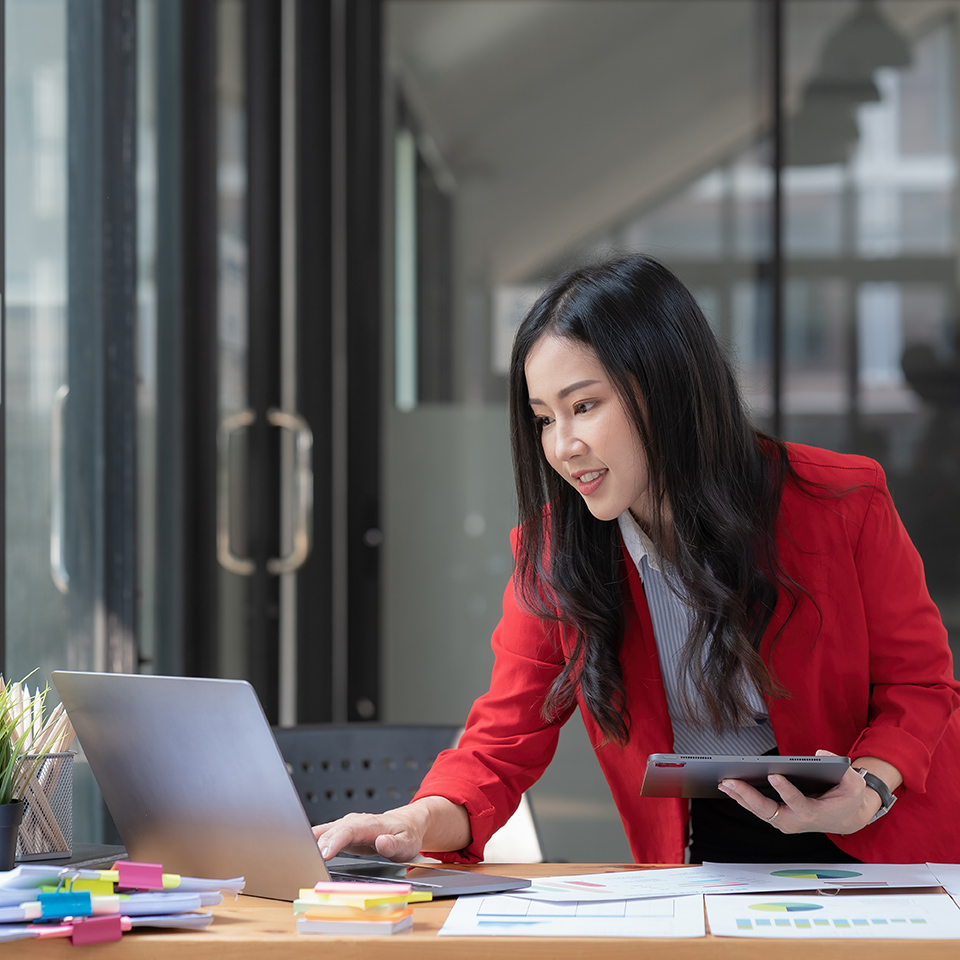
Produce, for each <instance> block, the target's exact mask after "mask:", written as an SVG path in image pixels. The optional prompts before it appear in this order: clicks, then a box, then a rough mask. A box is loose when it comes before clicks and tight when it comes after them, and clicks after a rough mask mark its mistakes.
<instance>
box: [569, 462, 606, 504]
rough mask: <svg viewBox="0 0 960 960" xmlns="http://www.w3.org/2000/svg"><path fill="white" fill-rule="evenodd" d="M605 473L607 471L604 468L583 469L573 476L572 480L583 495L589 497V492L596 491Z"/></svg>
mask: <svg viewBox="0 0 960 960" xmlns="http://www.w3.org/2000/svg"><path fill="white" fill-rule="evenodd" d="M606 475H607V471H606V470H605V469H604V470H585V471H584V472H583V473H579V474H577V476H575V477H574V482H575V483H576V486H577V490H579V491H580V493H581V494H582V495H583V496H585V497H589V496H590V494H592V493H596V491H597V489H598V488H599V486H600V484H601V483H603V480H604V478H605V477H606Z"/></svg>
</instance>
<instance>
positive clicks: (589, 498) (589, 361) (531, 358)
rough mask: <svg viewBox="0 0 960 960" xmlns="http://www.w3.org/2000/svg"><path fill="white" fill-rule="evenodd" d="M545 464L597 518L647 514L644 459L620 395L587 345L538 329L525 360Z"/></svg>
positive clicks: (648, 516)
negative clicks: (536, 336) (536, 339)
mask: <svg viewBox="0 0 960 960" xmlns="http://www.w3.org/2000/svg"><path fill="white" fill-rule="evenodd" d="M524 369H525V371H526V378H527V393H528V395H529V397H530V407H531V409H532V410H533V414H534V416H535V417H536V418H537V419H538V420H539V422H540V428H541V435H540V436H541V443H542V444H543V452H544V455H545V456H546V458H547V462H548V463H549V464H550V466H551V467H553V469H554V470H556V471H557V473H559V474H560V476H561V477H563V479H564V480H566V481H567V483H569V484H570V485H571V486H572V487H573V488H574V489H575V490H576V491H577V492H578V493H579V494H580V496H582V497H583V499H584V502H585V503H586V505H587V508H588V509H589V510H590V512H591V513H592V514H593V515H594V516H595V517H596V518H597V519H598V520H615V519H616V518H617V517H618V516H620V514H621V513H623V511H624V510H627V509H630V510H632V511H633V513H634V515H635V516H636V517H637V519H638V520H640V521H642V522H644V523H645V524H646V523H648V522H649V520H650V519H651V508H650V499H649V497H650V494H649V477H648V472H647V460H646V457H645V456H644V453H643V450H642V449H641V445H640V437H639V435H638V433H637V430H636V427H635V426H634V423H633V420H632V418H631V417H630V415H629V414H628V413H627V411H626V410H625V409H624V406H623V404H622V402H621V400H620V396H619V395H618V393H617V391H616V390H615V389H614V386H613V384H612V383H611V382H610V379H609V378H608V377H607V374H606V371H605V370H604V369H603V366H602V365H601V363H600V361H599V360H598V359H597V355H596V353H594V351H593V349H592V348H591V347H588V346H587V345H586V344H584V343H580V342H579V341H576V340H567V339H564V338H562V337H557V336H554V335H551V334H544V336H542V337H541V338H540V339H539V340H538V341H537V342H536V343H535V344H534V345H533V348H532V349H531V350H530V353H529V354H528V356H527V362H526V366H525V368H524Z"/></svg>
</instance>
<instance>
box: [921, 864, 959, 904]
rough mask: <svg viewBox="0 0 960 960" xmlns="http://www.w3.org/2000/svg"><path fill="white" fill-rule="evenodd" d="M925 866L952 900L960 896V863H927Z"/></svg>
mask: <svg viewBox="0 0 960 960" xmlns="http://www.w3.org/2000/svg"><path fill="white" fill-rule="evenodd" d="M927 866H928V867H929V868H930V869H931V870H932V871H933V875H934V876H935V877H936V878H937V883H939V884H940V886H941V887H943V889H944V890H946V891H947V893H949V894H950V896H951V897H953V899H954V900H956V899H957V898H958V897H960V863H928V864H927Z"/></svg>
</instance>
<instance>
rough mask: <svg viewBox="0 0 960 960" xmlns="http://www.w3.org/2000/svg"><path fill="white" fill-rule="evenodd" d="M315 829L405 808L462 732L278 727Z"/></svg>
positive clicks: (342, 726)
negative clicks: (355, 815)
mask: <svg viewBox="0 0 960 960" xmlns="http://www.w3.org/2000/svg"><path fill="white" fill-rule="evenodd" d="M273 732H274V735H275V736H276V738H277V745H278V746H279V747H280V753H281V754H282V755H283V758H284V760H285V761H286V763H287V769H288V770H289V771H290V775H291V777H293V783H294V785H295V786H296V788H297V792H298V793H299V794H300V800H301V802H302V803H303V808H304V810H306V811H307V816H308V817H309V818H310V823H311V824H317V823H328V822H329V821H331V820H336V819H338V818H339V817H342V816H344V815H345V814H347V813H351V812H353V811H356V812H361V813H382V812H383V811H384V810H389V809H391V808H392V807H398V806H400V805H401V804H403V803H406V802H407V801H408V800H409V799H410V798H411V797H412V796H413V795H414V793H415V792H416V790H417V788H418V787H419V786H420V781H421V780H422V779H423V777H424V774H426V772H427V771H428V770H429V769H430V767H431V766H432V765H433V761H434V760H436V758H437V754H438V753H440V751H441V750H445V749H446V748H447V747H452V746H454V744H455V742H456V737H457V733H458V732H459V728H458V727H455V726H445V725H407V726H395V725H391V724H375V723H349V724H316V725H313V726H302V727H275V728H274V731H273Z"/></svg>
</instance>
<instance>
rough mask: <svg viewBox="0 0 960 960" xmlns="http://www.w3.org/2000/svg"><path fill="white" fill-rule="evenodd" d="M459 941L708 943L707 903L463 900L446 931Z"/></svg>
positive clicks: (453, 911)
mask: <svg viewBox="0 0 960 960" xmlns="http://www.w3.org/2000/svg"><path fill="white" fill-rule="evenodd" d="M440 934H441V935H442V936H453V937H482V936H506V937H702V936H704V935H705V927H704V922H703V897H667V898H664V899H658V900H614V901H608V902H604V903H598V902H595V901H588V902H584V903H576V902H566V903H545V902H541V901H537V900H523V899H521V898H519V897H513V896H510V895H509V894H497V895H494V896H489V897H483V896H480V897H460V898H459V899H458V900H457V902H456V903H455V904H454V905H453V908H452V909H451V911H450V914H449V916H448V917H447V919H446V921H445V923H444V924H443V927H441V929H440Z"/></svg>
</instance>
